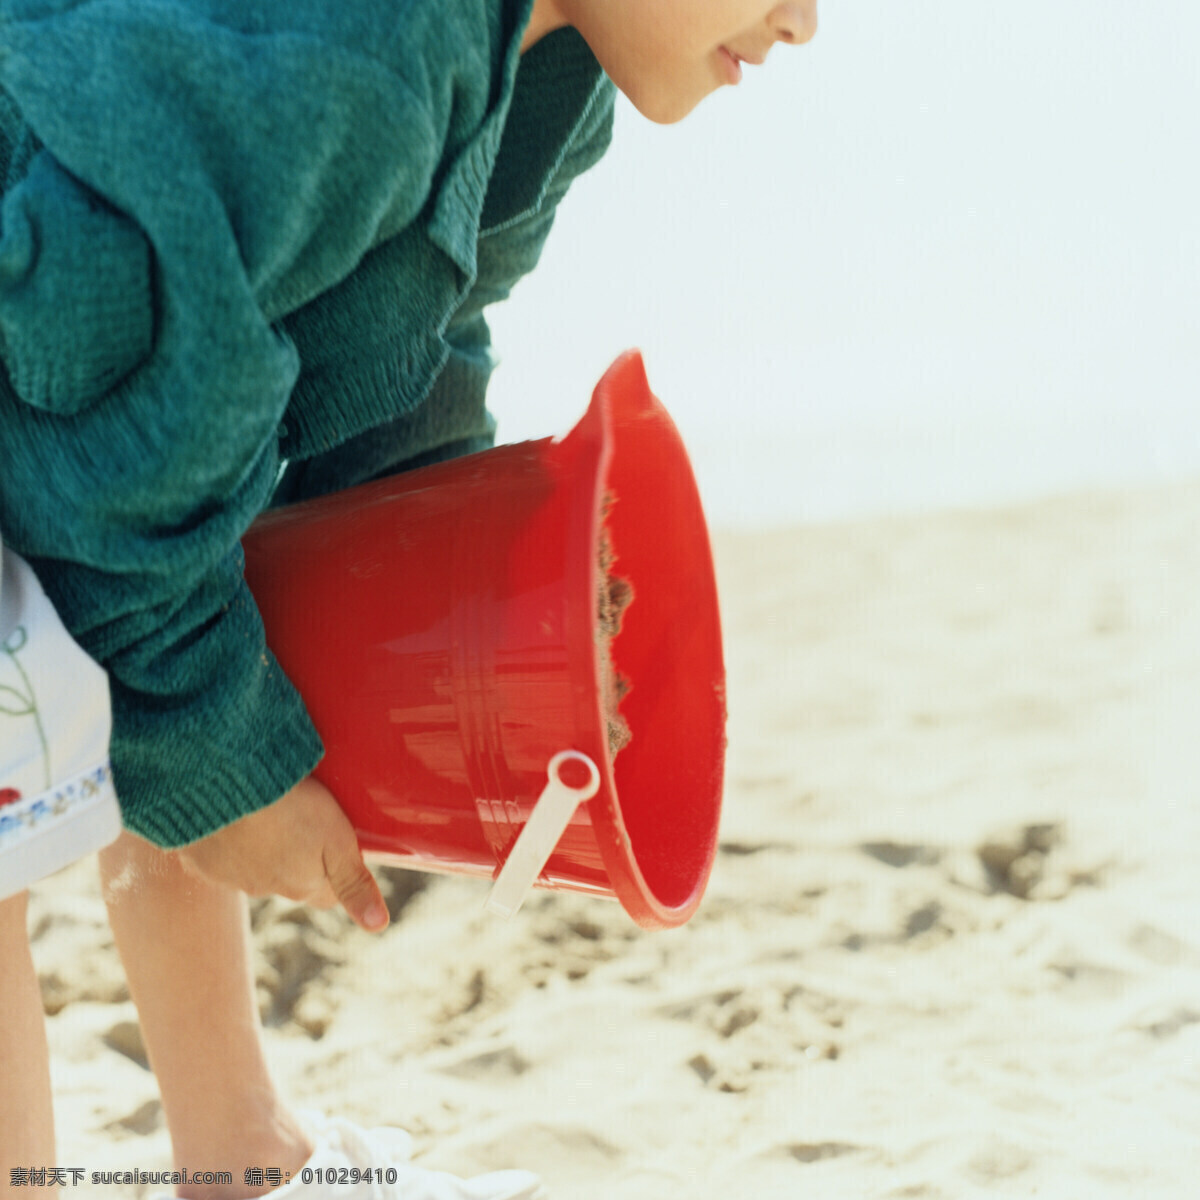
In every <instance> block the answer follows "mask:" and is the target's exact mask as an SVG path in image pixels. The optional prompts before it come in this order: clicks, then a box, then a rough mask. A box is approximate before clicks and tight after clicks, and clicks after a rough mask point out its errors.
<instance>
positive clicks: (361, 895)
mask: <svg viewBox="0 0 1200 1200" xmlns="http://www.w3.org/2000/svg"><path fill="white" fill-rule="evenodd" d="M339 851H340V853H339V854H338V855H337V856H336V857H333V858H332V861H331V860H330V859H327V860H326V864H325V874H326V877H327V878H328V880H329V886H330V887H331V888H332V889H333V894H334V895H335V896H336V897H337V900H338V903H339V904H340V905H341V906H342V907H343V908H344V909H345V910H346V912H347V913H349V914H350V919H351V920H352V921H353V922H354V923H355V924H356V925H361V926H362V928H363V929H365V930H366V931H367V932H368V933H381V932H382V931H383V930H384V929H386V928H387V924H388V910H387V905H385V904H384V902H383V893H382V892H380V890H379V884H377V883H376V882H375V877H374V876H373V875H372V874H371V872H370V871H368V870H367V864H366V863H364V862H363V858H362V853H361V851H360V850H359V848H358V843H357V842H356V841H355V840H354V839H353V837H352V838H351V839H350V841H349V844H348V845H343V846H341V847H339Z"/></svg>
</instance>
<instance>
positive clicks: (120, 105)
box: [0, 0, 816, 1200]
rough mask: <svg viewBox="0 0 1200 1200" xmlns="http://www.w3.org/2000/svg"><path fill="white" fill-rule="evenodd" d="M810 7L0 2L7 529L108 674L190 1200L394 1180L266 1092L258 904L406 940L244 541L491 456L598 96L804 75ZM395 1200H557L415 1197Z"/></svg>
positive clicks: (8, 951)
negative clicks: (499, 394)
mask: <svg viewBox="0 0 1200 1200" xmlns="http://www.w3.org/2000/svg"><path fill="white" fill-rule="evenodd" d="M815 7H816V5H815V0H796V2H794V3H776V2H775V0H408V2H407V3H404V2H402V0H353V2H351V3H342V4H336V3H331V2H329V0H325V2H322V0H254V2H252V0H157V2H156V3H153V4H151V3H150V0H0V89H3V90H0V179H3V180H4V198H3V207H2V209H0V335H2V361H3V365H4V367H5V374H6V378H5V379H4V380H0V530H2V531H3V534H4V537H5V539H6V540H7V541H9V542H10V543H11V545H12V547H13V549H14V550H16V551H17V552H18V553H20V554H22V555H24V556H25V557H26V558H27V559H28V560H29V563H30V565H31V566H32V567H33V569H34V570H35V571H36V572H37V574H38V576H39V578H40V579H41V581H42V583H43V584H44V586H45V588H46V591H47V594H48V595H49V597H50V599H51V600H52V601H53V603H54V604H55V606H56V607H57V608H58V610H59V613H60V614H61V616H62V618H63V621H64V623H65V625H66V627H67V628H68V629H69V630H70V631H71V633H72V634H73V635H74V636H75V637H76V638H77V639H78V641H79V642H80V644H81V645H82V646H83V648H84V649H85V650H86V651H87V652H88V653H89V654H90V655H91V656H92V657H93V658H95V659H96V660H97V662H99V663H100V664H102V665H103V666H104V668H105V669H106V670H107V672H108V675H109V681H110V686H111V693H112V705H113V717H114V724H113V738H112V762H113V771H114V777H115V781H116V787H117V794H118V797H119V798H120V802H121V809H122V817H123V820H124V824H125V826H126V828H127V829H128V830H129V831H130V832H129V833H127V834H125V835H123V836H122V839H121V840H120V841H119V842H118V843H117V844H116V845H115V846H114V847H112V848H111V849H110V850H108V851H106V852H105V853H104V854H103V855H102V873H103V877H104V883H105V893H106V899H107V900H108V903H109V912H110V917H111V920H112V923H113V929H114V933H115V936H116V939H117V943H118V946H119V949H120V951H121V954H122V958H123V961H124V963H125V967H126V971H127V973H128V975H129V978H130V988H131V992H132V994H133V997H134V999H135V1001H136V1003H137V1005H138V1010H139V1015H140V1018H141V1022H142V1026H143V1032H144V1035H145V1039H146V1042H147V1046H148V1049H149V1053H150V1057H151V1060H152V1062H153V1065H154V1068H155V1072H156V1075H157V1077H158V1080H159V1084H160V1087H161V1089H162V1094H163V1102H164V1108H165V1111H166V1114H167V1118H168V1123H169V1125H170V1129H171V1134H172V1142H173V1148H174V1153H175V1156H176V1160H177V1161H178V1162H180V1163H181V1164H184V1163H186V1164H187V1165H190V1166H194V1167H199V1166H206V1167H209V1168H212V1169H231V1170H232V1171H233V1175H234V1184H233V1185H232V1187H226V1188H222V1187H219V1186H216V1187H209V1186H201V1185H187V1186H185V1187H183V1188H181V1189H180V1194H182V1195H184V1196H188V1197H195V1198H196V1200H210V1198H211V1200H224V1198H228V1200H232V1198H233V1197H236V1196H241V1195H249V1194H253V1193H254V1192H255V1191H256V1190H257V1191H262V1190H263V1189H261V1188H259V1189H253V1188H250V1187H248V1186H246V1182H245V1181H244V1180H243V1176H242V1169H243V1167H244V1166H246V1165H272V1166H278V1167H281V1168H282V1169H284V1170H285V1171H287V1172H291V1173H292V1174H293V1176H294V1177H295V1178H294V1181H293V1183H292V1184H291V1185H288V1187H287V1188H286V1189H285V1190H286V1191H287V1192H288V1194H289V1195H291V1194H292V1193H295V1194H296V1195H297V1196H300V1195H302V1194H312V1195H314V1196H315V1195H317V1194H318V1193H319V1192H320V1191H321V1189H320V1188H319V1187H318V1186H316V1185H312V1186H309V1185H302V1184H301V1183H300V1182H299V1180H298V1170H299V1168H300V1167H301V1166H302V1165H303V1164H304V1163H305V1162H306V1161H309V1162H310V1163H311V1164H313V1165H343V1166H345V1165H349V1164H351V1163H355V1162H357V1163H358V1165H361V1166H372V1167H375V1166H387V1165H388V1164H389V1163H391V1162H396V1163H400V1164H402V1165H403V1162H404V1158H405V1154H406V1150H405V1142H404V1139H403V1135H398V1134H395V1133H393V1134H390V1135H388V1134H385V1133H383V1132H381V1131H376V1132H375V1133H373V1134H366V1133H364V1131H362V1130H359V1129H357V1128H355V1127H353V1126H350V1125H348V1124H347V1123H345V1122H338V1121H328V1120H325V1119H323V1118H315V1119H313V1120H312V1121H310V1122H309V1123H308V1124H307V1125H302V1124H301V1122H300V1121H298V1120H297V1118H296V1117H295V1116H293V1115H292V1114H291V1113H290V1112H289V1111H288V1109H287V1108H286V1107H285V1106H284V1105H283V1103H282V1102H281V1101H280V1099H279V1098H278V1096H277V1095H276V1093H275V1090H274V1087H273V1085H272V1084H271V1081H270V1079H269V1076H268V1074H267V1072H266V1069H265V1065H264V1063H263V1057H262V1047H261V1043H260V1038H259V1031H258V1026H257V1019H256V1014H255V1010H254V1003H253V990H252V978H251V973H250V970H249V967H248V958H247V954H248V951H247V938H246V923H245V908H244V897H243V895H242V893H244V892H250V893H264V892H277V893H280V894H282V895H284V896H288V897H291V898H293V899H297V900H306V901H309V902H311V903H315V904H331V903H335V902H336V903H340V904H342V905H343V906H344V907H345V909H346V911H347V912H348V913H349V914H350V915H351V917H353V918H354V919H355V920H356V921H357V922H358V923H359V924H360V925H362V926H363V927H365V928H368V929H381V928H382V927H383V926H384V925H385V924H386V912H385V911H384V909H383V906H382V902H381V897H380V894H379V891H378V888H377V887H376V885H375V883H374V881H373V880H372V878H371V876H370V873H369V872H368V871H367V869H366V867H365V866H364V865H363V862H362V858H361V855H360V854H359V852H358V849H357V845H356V843H355V840H354V836H353V832H352V831H351V829H350V826H349V824H348V822H347V821H346V819H345V817H344V816H343V815H342V813H341V810H340V809H339V808H338V807H337V804H336V801H335V800H334V798H333V797H332V796H331V795H330V794H329V792H328V791H327V790H326V789H325V788H323V787H322V786H321V785H320V784H318V783H317V782H316V781H315V780H313V779H311V778H309V773H310V772H311V770H312V768H313V766H314V765H315V764H316V762H317V761H318V759H319V758H320V755H321V746H320V742H319V740H318V738H317V736H316V733H315V731H314V730H313V728H312V725H311V722H310V721H309V719H308V717H307V714H306V713H305V710H304V706H303V704H302V702H301V700H300V698H299V696H298V695H297V694H296V693H295V690H294V689H293V688H292V687H291V685H290V684H289V682H288V681H287V679H286V678H284V676H283V675H282V673H281V671H280V670H279V668H278V666H277V664H276V663H275V662H274V660H273V658H272V657H271V655H270V652H269V651H268V650H267V648H266V646H265V644H264V641H263V635H262V629H261V624H260V622H259V619H258V615H257V611H256V609H255V606H254V603H253V601H252V599H251V598H250V596H249V594H248V592H247V591H246V588H245V585H244V582H243V581H242V578H241V558H240V550H239V546H238V539H239V538H240V536H241V534H242V533H243V532H244V531H245V529H246V527H247V526H248V525H249V523H250V522H251V521H252V520H253V518H254V517H255V516H256V515H257V514H258V513H259V512H260V511H261V510H262V509H263V508H265V507H266V506H268V505H269V504H271V503H281V502H284V501H290V500H296V499H301V498H304V497H307V496H312V495H317V494H320V493H321V492H324V491H329V490H333V489H337V488H343V487H347V486H350V485H352V484H354V483H357V482H361V481H363V480H365V479H368V478H371V477H373V476H376V475H379V474H385V473H389V472H391V471H395V470H398V469H403V468H406V467H409V466H413V465H416V464H418V463H420V462H426V461H431V460H433V459H436V458H441V457H447V456H450V455H453V454H460V453H465V452H468V451H471V450H475V449H481V448H484V447H486V446H487V445H490V443H491V440H492V434H493V428H494V427H493V423H492V421H491V419H490V417H489V416H488V414H487V412H486V409H485V407H484V392H485V389H486V383H487V378H488V374H489V372H490V368H491V358H490V349H489V340H488V331H487V326H486V323H485V321H484V318H483V315H482V310H483V308H484V307H485V306H486V305H487V304H489V303H492V302H493V301H496V300H499V299H502V298H504V297H505V296H506V295H507V294H508V292H509V290H510V289H511V287H512V285H513V284H514V283H515V282H516V280H517V279H519V278H520V277H521V276H522V275H523V274H525V273H526V272H528V271H529V270H531V269H532V267H533V266H534V265H535V264H536V261H537V258H538V255H539V253H540V250H541V246H542V243H543V242H544V239H545V237H546V235H547V233H548V232H549V227H550V224H551V223H552V221H553V216H554V211H555V208H556V206H557V204H558V202H559V201H560V200H561V198H562V196H563V195H564V193H565V192H566V190H567V188H568V186H569V184H570V182H571V181H572V179H573V178H574V177H575V176H576V175H578V174H579V173H580V172H582V171H583V170H586V169H587V168H588V167H589V166H591V165H592V164H593V163H594V162H596V161H597V160H598V159H599V158H600V156H601V155H602V154H603V153H604V150H605V149H606V147H607V144H608V140H609V135H610V127H611V114H612V103H613V96H614V85H615V87H616V88H619V89H620V90H621V91H622V92H624V93H625V95H627V96H628V97H629V99H630V100H631V101H632V102H633V104H634V105H635V106H636V107H637V108H638V109H639V110H640V111H641V112H642V113H643V114H645V115H646V116H648V117H650V118H651V119H652V120H655V121H661V122H672V121H676V120H679V119H680V118H682V117H683V116H685V115H686V114H687V113H688V112H689V111H690V110H691V109H692V108H693V107H694V106H695V105H696V104H697V103H698V102H699V101H700V100H701V99H703V98H704V96H706V95H707V94H708V93H710V92H712V91H714V90H716V89H717V88H718V87H720V86H722V85H723V84H726V83H729V84H733V83H736V82H737V81H738V79H739V78H740V76H741V64H742V63H743V62H751V63H757V62H761V61H762V59H763V57H764V56H765V55H766V53H767V51H768V50H769V49H770V47H771V46H772V45H773V44H774V43H775V42H777V41H783V42H790V43H801V42H805V41H807V40H808V39H809V38H810V37H811V36H812V35H813V33H814V32H815V23H816V13H815ZM414 585H415V586H419V581H414ZM281 797H282V798H281ZM171 848H177V849H174V850H173V851H172V852H170V853H168V852H167V851H168V850H170V849H171ZM23 911H24V909H23V900H22V899H21V898H20V897H18V898H16V899H15V900H10V901H7V902H4V903H3V904H2V905H0V942H2V943H3V944H2V945H0V954H2V957H0V962H3V963H4V964H5V972H4V975H3V976H2V977H0V979H2V980H3V982H2V984H0V990H3V992H4V995H2V996H0V1003H3V1004H4V1005H5V1011H6V1013H8V1014H10V1021H11V1024H12V1027H13V1028H14V1029H16V1028H20V1029H23V1030H25V1031H26V1034H27V1036H26V1040H25V1042H24V1043H23V1050H22V1054H21V1055H20V1056H18V1057H17V1058H15V1059H14V1060H12V1061H13V1062H14V1064H15V1067H14V1070H11V1071H10V1070H8V1064H7V1062H6V1073H5V1080H4V1084H3V1085H2V1088H0V1115H3V1116H4V1117H5V1118H7V1119H6V1120H5V1121H3V1123H0V1167H5V1166H7V1165H8V1164H26V1163H27V1164H29V1165H33V1166H37V1165H53V1154H52V1135H51V1132H50V1124H49V1109H48V1096H49V1085H48V1082H47V1065H46V1061H45V1059H46V1056H45V1049H44V1041H42V1040H39V1039H37V1038H35V1037H34V1036H33V1035H32V1033H30V1032H29V1031H30V1030H31V1029H32V1027H33V1025H34V1023H35V1022H34V1015H35V1012H34V1008H33V1006H34V1005H36V986H34V985H32V984H31V982H30V981H31V971H32V968H31V967H30V966H29V961H28V951H27V948H26V947H25V946H24V943H23V936H24V930H23ZM10 963H11V964H15V966H14V967H13V969H12V970H11V971H10V970H9V969H8V964H10ZM31 1097H32V1098H34V1100H36V1101H37V1102H36V1103H32V1102H31V1101H30V1099H29V1098H31ZM18 1117H19V1118H20V1119H18ZM369 1190H370V1189H368V1188H365V1187H364V1189H363V1192H362V1194H363V1195H365V1194H366V1193H367V1191H369ZM30 1191H34V1192H36V1189H30ZM22 1194H23V1195H25V1194H28V1192H27V1191H25V1190H23V1191H22ZM338 1194H339V1195H345V1194H348V1193H346V1192H342V1191H339V1192H338ZM381 1194H386V1195H389V1196H395V1197H398V1198H400V1197H404V1196H410V1197H418V1196H419V1197H429V1198H434V1197H436V1198H437V1200H454V1198H467V1197H473V1198H475V1200H484V1198H491V1200H500V1198H501V1197H508V1198H510V1200H517V1198H521V1197H533V1196H535V1195H540V1194H541V1192H540V1190H539V1187H538V1184H537V1181H536V1180H535V1179H534V1178H533V1177H532V1176H530V1175H528V1173H526V1172H498V1173H496V1174H494V1175H490V1176H484V1177H481V1178H480V1179H477V1180H474V1181H470V1182H462V1181H456V1180H453V1179H451V1178H450V1177H449V1176H445V1175H441V1174H435V1173H432V1172H425V1171H420V1170H419V1169H417V1168H413V1167H411V1166H410V1165H409V1166H403V1169H401V1170H400V1182H399V1183H398V1184H397V1185H395V1186H394V1187H391V1188H390V1189H387V1190H386V1191H384V1192H381Z"/></svg>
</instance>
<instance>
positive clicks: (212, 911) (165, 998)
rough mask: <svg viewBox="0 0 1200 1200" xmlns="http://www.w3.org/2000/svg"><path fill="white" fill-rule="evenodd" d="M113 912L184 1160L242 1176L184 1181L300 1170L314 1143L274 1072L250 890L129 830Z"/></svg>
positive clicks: (112, 858) (196, 1192) (224, 1191)
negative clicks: (260, 995) (258, 985)
mask: <svg viewBox="0 0 1200 1200" xmlns="http://www.w3.org/2000/svg"><path fill="white" fill-rule="evenodd" d="M100 871H101V881H102V884H103V888H104V899H105V903H106V904H107V905H108V915H109V920H110V922H111V924H112V929H113V935H114V937H115V938H116V942H117V948H118V950H119V951H120V953H121V960H122V962H123V963H124V964H125V973H126V976H127V977H128V979H129V990H130V993H131V994H132V996H133V1000H134V1003H135V1004H136V1005H137V1010H138V1016H139V1018H140V1021H141V1026H142V1034H143V1037H144V1038H145V1041H146V1050H147V1053H148V1054H149V1057H150V1063H151V1066H152V1067H153V1068H154V1073H155V1075H156V1076H157V1078H158V1085H159V1090H160V1092H161V1094H162V1100H163V1108H164V1110H165V1112H166V1117H167V1124H168V1126H169V1127H170V1131H171V1144H172V1148H173V1150H174V1155H175V1164H176V1166H177V1167H187V1168H188V1170H189V1171H230V1172H232V1174H233V1184H232V1185H231V1186H200V1185H188V1186H185V1187H181V1188H178V1189H177V1191H178V1193H179V1195H181V1196H184V1197H187V1198H188V1200H238V1198H239V1197H244V1196H250V1195H254V1194H257V1193H258V1192H261V1191H263V1190H265V1189H261V1188H258V1189H253V1188H247V1187H246V1186H245V1182H244V1171H245V1169H246V1168H247V1167H279V1168H280V1169H281V1170H282V1171H283V1172H285V1175H286V1172H288V1171H292V1172H295V1171H298V1170H299V1169H300V1168H301V1167H302V1166H303V1165H304V1163H305V1162H306V1161H307V1160H308V1157H309V1156H310V1155H311V1154H312V1150H313V1147H312V1143H311V1142H310V1141H309V1140H308V1138H307V1136H306V1135H305V1133H304V1132H303V1130H302V1129H301V1128H300V1127H299V1125H298V1124H297V1123H296V1120H295V1118H294V1117H293V1116H292V1114H291V1113H290V1112H289V1110H288V1109H287V1107H286V1106H285V1105H284V1104H283V1102H282V1100H281V1099H280V1097H279V1095H278V1093H277V1092H276V1090H275V1085H274V1083H273V1082H272V1080H271V1077H270V1074H269V1072H268V1070H267V1064H266V1060H265V1057H264V1054H263V1044H262V1032H261V1027H260V1024H259V1019H258V1006H257V1002H256V1000H255V994H254V971H253V969H252V965H251V958H250V936H249V922H248V919H247V912H246V898H245V896H243V895H242V894H241V893H240V892H235V891H232V890H231V889H229V888H225V887H221V886H219V885H216V884H210V883H207V882H205V881H202V880H199V879H196V878H194V877H192V876H191V875H189V874H187V873H186V872H185V871H184V870H183V868H182V867H181V866H180V865H179V863H178V861H177V860H176V859H175V858H174V857H173V856H171V855H170V854H167V853H165V852H163V851H161V850H158V849H157V848H155V847H154V846H151V845H150V844H149V843H148V842H145V841H143V840H142V839H141V838H137V837H134V836H133V835H132V834H128V833H123V834H122V835H121V837H120V838H119V839H118V840H117V841H116V842H115V843H114V844H113V845H112V846H110V847H109V848H108V849H107V850H105V851H102V852H101V855H100Z"/></svg>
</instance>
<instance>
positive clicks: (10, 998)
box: [0, 892, 58, 1200]
mask: <svg viewBox="0 0 1200 1200" xmlns="http://www.w3.org/2000/svg"><path fill="white" fill-rule="evenodd" d="M28 898H29V897H28V893H26V892H22V893H21V894H20V895H18V896H11V897H10V898H9V899H7V900H0V1014H3V1015H2V1016H0V1063H3V1064H4V1070H3V1076H2V1077H0V1170H2V1171H3V1172H4V1174H3V1178H0V1193H3V1194H4V1195H6V1196H7V1195H13V1196H21V1197H26V1198H28V1200H33V1198H34V1197H37V1200H51V1198H52V1197H54V1196H56V1195H57V1194H58V1189H57V1188H51V1187H45V1188H35V1187H24V1186H18V1187H12V1188H11V1189H10V1183H11V1180H12V1176H11V1175H10V1171H11V1170H12V1169H13V1168H14V1167H17V1168H20V1167H23V1168H29V1167H37V1168H41V1167H54V1166H57V1165H58V1164H57V1163H56V1162H55V1161H54V1108H53V1103H52V1100H51V1096H50V1052H49V1050H48V1048H47V1046H46V1020H45V1017H44V1015H43V1013H42V994H41V990H40V989H39V987H38V980H37V973H36V972H35V971H34V969H33V959H32V958H31V957H30V954H29V936H28V933H27V930H26V924H25V920H26V904H27V901H28Z"/></svg>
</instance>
